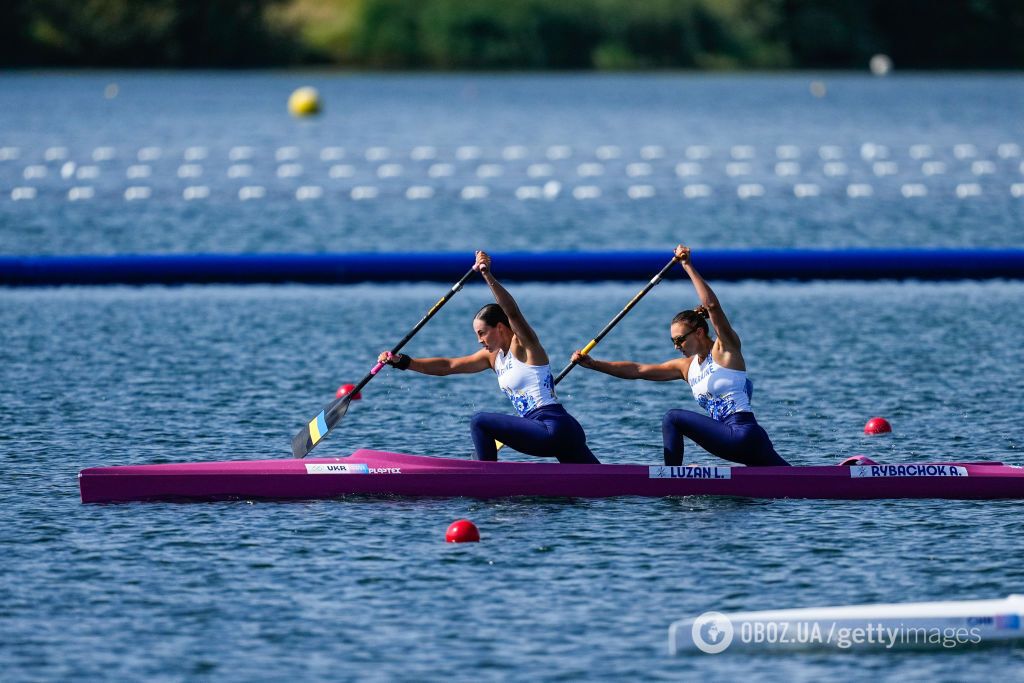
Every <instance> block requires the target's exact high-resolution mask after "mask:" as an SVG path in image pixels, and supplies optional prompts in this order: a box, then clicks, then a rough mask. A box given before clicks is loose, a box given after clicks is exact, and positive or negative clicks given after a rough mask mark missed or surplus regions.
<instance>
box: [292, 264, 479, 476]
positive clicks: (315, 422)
mask: <svg viewBox="0 0 1024 683" xmlns="http://www.w3.org/2000/svg"><path fill="white" fill-rule="evenodd" d="M475 272H476V271H475V270H474V269H473V268H470V269H469V271H467V272H466V274H465V275H463V276H462V278H461V279H460V280H459V281H458V282H456V283H455V284H454V285H452V288H451V289H449V290H448V292H447V293H446V294H445V295H444V296H443V297H441V298H440V299H438V300H437V303H436V304H434V305H433V306H432V307H431V309H430V310H429V311H427V314H426V315H425V316H423V318H421V319H420V321H419V322H418V323H416V325H415V326H414V327H413V328H412V329H411V330H409V333H408V334H406V335H405V336H404V337H402V340H401V341H399V342H398V343H397V344H395V346H394V348H392V349H391V355H395V354H397V353H398V352H399V351H401V350H402V347H404V346H405V345H406V344H407V343H409V340H410V339H412V338H413V337H414V336H416V333H417V332H419V331H420V330H421V329H422V328H423V326H424V325H426V324H427V322H428V321H429V320H430V319H431V318H433V317H434V314H435V313H437V312H438V311H439V310H441V307H442V306H444V305H445V304H446V303H448V300H449V299H451V298H452V297H453V296H455V293H456V292H458V291H459V290H460V289H462V286H463V285H464V284H466V281H467V280H469V278H471V277H473V275H474V273H475ZM384 365H385V364H384V363H383V362H381V361H378V362H377V364H376V365H374V366H373V368H371V369H370V372H369V373H367V375H366V377H363V379H361V380H360V381H359V384H357V385H356V386H355V388H354V389H352V391H350V392H348V393H347V394H345V395H344V396H342V397H341V398H337V399H335V400H333V401H331V402H330V403H328V404H327V405H326V406H325V407H324V409H323V410H321V411H320V413H319V414H318V415H317V416H316V417H314V418H313V419H312V420H310V421H309V422H308V423H306V426H304V427H303V428H302V429H301V430H299V433H298V434H296V435H295V438H293V439H292V455H294V456H295V457H296V458H304V457H306V456H307V455H308V454H309V452H310V451H311V450H313V449H314V448H315V447H316V445H317V444H318V443H320V441H322V440H323V438H324V437H325V436H327V433H328V432H329V431H331V430H332V429H334V428H335V427H336V426H337V424H338V423H339V422H341V418H343V417H345V413H346V412H348V408H349V405H351V403H352V397H353V396H356V395H357V394H359V391H360V390H361V389H362V388H363V387H365V386H366V385H367V384H368V383H369V381H370V380H371V379H373V378H374V376H375V375H376V374H377V373H378V372H380V370H381V368H383V367H384Z"/></svg>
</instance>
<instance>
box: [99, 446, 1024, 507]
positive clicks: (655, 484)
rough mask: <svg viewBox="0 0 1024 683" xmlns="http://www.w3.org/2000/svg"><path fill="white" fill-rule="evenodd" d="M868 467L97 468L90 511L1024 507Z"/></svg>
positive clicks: (1002, 472) (1016, 474)
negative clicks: (324, 504)
mask: <svg viewBox="0 0 1024 683" xmlns="http://www.w3.org/2000/svg"><path fill="white" fill-rule="evenodd" d="M871 467H875V468H881V469H875V470H872V469H869V468H866V467H837V466H824V467H761V468H746V467H684V468H674V467H673V468H670V467H657V466H647V465H561V464H557V463H551V462H538V463H523V462H479V461H475V460H458V459H452V458H437V457H428V456H418V455H403V454H399V453H387V452H383V451H372V450H365V449H364V450H358V451H356V452H355V453H353V454H352V455H351V456H348V457H331V458H308V459H304V460H298V459H281V460H242V461H227V462H202V463H181V464H166V465H128V466H120V467H94V468H89V469H85V470H82V471H81V473H79V488H80V490H81V495H82V502H83V503H107V502H126V501H147V500H249V499H270V500H288V499H316V498H335V497H339V496H346V495H366V496H400V497H442V498H447V497H459V496H464V497H470V498H503V497H510V496H543V497H580V498H607V497H613V496H648V497H663V496H737V497H747V498H814V499H838V500H866V499H875V498H949V499H997V498H1024V469H1022V468H1019V467H1014V466H1007V465H1003V464H1001V463H928V464H922V463H915V464H908V465H899V466H897V465H876V466H871Z"/></svg>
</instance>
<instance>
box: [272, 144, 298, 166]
mask: <svg viewBox="0 0 1024 683" xmlns="http://www.w3.org/2000/svg"><path fill="white" fill-rule="evenodd" d="M298 158H299V148H298V147H295V146H294V145H289V146H288V147H278V148H277V151H276V152H274V159H275V160H276V161H278V162H281V161H295V160H296V159H298Z"/></svg>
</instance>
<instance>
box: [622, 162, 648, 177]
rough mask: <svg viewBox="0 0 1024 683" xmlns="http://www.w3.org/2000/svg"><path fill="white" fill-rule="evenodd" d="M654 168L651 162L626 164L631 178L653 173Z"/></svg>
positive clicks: (627, 172) (627, 173)
mask: <svg viewBox="0 0 1024 683" xmlns="http://www.w3.org/2000/svg"><path fill="white" fill-rule="evenodd" d="M652 170H653V169H652V168H651V165H650V164H646V163H642V162H634V163H631V164H627V165H626V175H628V176H629V177H630V178H642V177H644V176H649V175H651V172H652Z"/></svg>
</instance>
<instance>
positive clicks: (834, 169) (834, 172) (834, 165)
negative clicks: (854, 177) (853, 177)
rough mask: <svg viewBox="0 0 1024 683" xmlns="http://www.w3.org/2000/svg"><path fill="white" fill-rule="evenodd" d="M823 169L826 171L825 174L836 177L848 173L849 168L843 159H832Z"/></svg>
mask: <svg viewBox="0 0 1024 683" xmlns="http://www.w3.org/2000/svg"><path fill="white" fill-rule="evenodd" d="M822 170H823V171H824V172H825V175H827V176H829V177H831V178H835V177H838V176H844V175H846V173H847V171H848V170H849V169H848V168H847V167H846V164H844V163H843V162H842V161H830V162H828V163H826V164H825V165H824V166H823V167H822Z"/></svg>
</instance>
